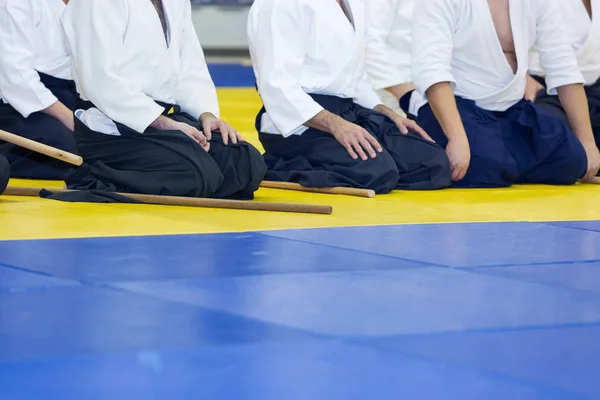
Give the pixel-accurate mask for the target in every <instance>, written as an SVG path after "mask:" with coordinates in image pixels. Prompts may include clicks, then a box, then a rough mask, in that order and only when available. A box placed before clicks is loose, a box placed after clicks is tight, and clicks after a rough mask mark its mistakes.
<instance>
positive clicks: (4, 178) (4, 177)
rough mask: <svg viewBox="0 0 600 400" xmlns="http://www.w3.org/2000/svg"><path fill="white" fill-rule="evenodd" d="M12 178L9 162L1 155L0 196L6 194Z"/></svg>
mask: <svg viewBox="0 0 600 400" xmlns="http://www.w3.org/2000/svg"><path fill="white" fill-rule="evenodd" d="M9 178H10V165H9V163H8V160H7V159H6V158H5V157H4V156H3V155H2V154H0V194H2V193H4V190H5V189H6V186H7V185H8V180H9Z"/></svg>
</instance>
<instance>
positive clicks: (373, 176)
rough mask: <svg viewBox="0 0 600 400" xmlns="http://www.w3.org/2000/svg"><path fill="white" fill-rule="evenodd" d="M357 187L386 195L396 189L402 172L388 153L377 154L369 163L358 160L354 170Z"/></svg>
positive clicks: (353, 178)
mask: <svg viewBox="0 0 600 400" xmlns="http://www.w3.org/2000/svg"><path fill="white" fill-rule="evenodd" d="M352 174H353V177H352V180H353V181H355V182H356V183H355V186H356V187H359V188H363V189H371V190H374V191H375V193H377V194H386V193H389V192H391V191H392V190H394V189H396V187H397V186H398V180H399V179H400V172H399V171H398V166H397V165H396V163H395V161H394V159H393V158H392V156H391V155H390V154H389V153H388V152H387V151H385V150H384V151H383V152H382V153H379V154H377V157H375V158H374V159H370V160H368V161H362V160H357V164H356V166H355V167H354V168H353V169H352Z"/></svg>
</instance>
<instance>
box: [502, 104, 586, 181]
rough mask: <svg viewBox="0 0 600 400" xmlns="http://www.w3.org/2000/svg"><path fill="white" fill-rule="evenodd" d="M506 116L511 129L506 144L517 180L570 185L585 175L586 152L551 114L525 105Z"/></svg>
mask: <svg viewBox="0 0 600 400" xmlns="http://www.w3.org/2000/svg"><path fill="white" fill-rule="evenodd" d="M507 113H508V115H509V116H510V119H511V122H510V124H511V126H512V129H511V130H510V132H511V135H510V136H507V137H506V138H505V142H506V145H507V147H508V148H509V150H510V152H511V154H513V156H514V158H515V159H516V160H517V163H518V165H519V171H520V178H519V181H521V182H525V183H542V184H549V185H571V184H573V183H575V182H576V181H577V179H579V178H581V177H582V176H583V175H584V174H585V172H586V171H587V156H586V153H585V149H584V148H583V145H582V144H581V142H580V141H579V139H577V137H576V136H575V134H574V133H573V132H572V131H571V129H570V128H569V126H568V125H567V124H566V123H565V122H563V121H562V120H561V118H559V117H557V116H556V114H555V113H554V112H553V113H549V112H547V111H545V110H544V109H541V108H540V107H539V106H536V105H533V104H532V103H524V104H521V105H520V106H515V107H514V108H513V109H511V110H509V111H507Z"/></svg>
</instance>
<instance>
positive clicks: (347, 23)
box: [248, 0, 450, 193]
mask: <svg viewBox="0 0 600 400" xmlns="http://www.w3.org/2000/svg"><path fill="white" fill-rule="evenodd" d="M364 7H365V5H364V3H363V1H362V0H319V1H313V0H257V1H256V2H254V5H253V6H252V8H251V10H250V16H249V24H248V36H249V40H250V52H251V55H252V62H253V65H254V71H255V74H256V78H257V86H258V90H259V93H260V96H261V97H262V100H263V103H264V108H263V109H262V110H261V112H260V113H259V115H258V116H257V121H256V126H257V130H258V131H259V137H260V140H261V142H262V144H263V146H264V148H265V151H266V152H265V154H264V157H265V160H266V162H267V166H268V169H269V170H268V172H267V177H268V178H269V179H271V180H278V181H291V182H298V183H300V184H302V185H304V186H308V187H327V186H346V187H357V188H368V189H373V190H375V191H376V192H377V193H387V192H390V191H391V190H394V189H438V188H443V187H446V186H448V185H449V184H450V169H449V162H448V159H447V157H446V155H445V154H444V151H443V149H442V148H441V147H440V146H438V145H437V144H435V143H433V142H432V141H431V140H430V138H429V137H428V136H427V134H426V133H425V132H424V131H423V130H422V129H421V128H419V126H418V125H417V124H415V123H414V121H410V120H408V119H406V118H404V117H402V116H400V115H398V114H396V113H395V112H393V111H392V110H390V109H389V108H388V107H386V106H384V105H382V104H381V101H380V99H379V97H378V96H377V94H376V93H375V91H374V90H373V88H372V85H371V83H370V80H369V78H368V76H367V73H366V68H365V53H366V37H365V29H366V27H365V15H364Z"/></svg>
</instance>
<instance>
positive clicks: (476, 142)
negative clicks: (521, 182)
mask: <svg viewBox="0 0 600 400" xmlns="http://www.w3.org/2000/svg"><path fill="white" fill-rule="evenodd" d="M456 102H457V106H458V111H459V113H460V115H461V118H462V120H463V124H464V127H465V130H466V132H467V139H468V140H469V146H470V148H471V162H470V164H469V169H468V170H467V174H466V175H465V177H464V178H463V179H462V180H460V181H458V182H453V183H452V186H453V187H461V188H494V187H507V186H511V185H512V184H513V183H514V182H515V180H516V179H517V176H518V169H517V164H516V162H515V160H514V159H513V157H512V156H511V154H510V153H509V151H508V150H507V149H506V146H505V144H504V140H503V136H502V129H503V127H502V125H501V124H500V122H499V120H498V119H497V118H496V117H495V116H494V115H493V113H490V112H487V111H485V110H482V109H481V108H479V107H477V106H476V105H475V103H474V102H472V101H469V100H464V99H461V98H459V97H457V98H456ZM417 123H418V124H419V125H420V126H421V128H423V129H424V130H425V131H426V132H427V133H428V134H429V136H431V137H432V138H433V140H435V141H436V143H438V144H439V145H440V146H442V147H443V148H446V146H447V145H448V139H447V138H446V135H445V134H444V132H443V130H442V128H441V126H440V124H439V123H438V121H437V119H436V118H435V115H434V114H433V111H432V109H431V107H430V106H429V105H428V104H427V105H424V106H423V107H421V109H420V110H419V115H418V117H417Z"/></svg>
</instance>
